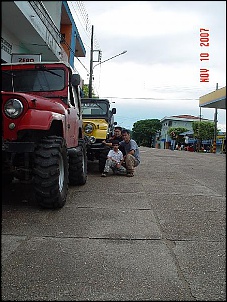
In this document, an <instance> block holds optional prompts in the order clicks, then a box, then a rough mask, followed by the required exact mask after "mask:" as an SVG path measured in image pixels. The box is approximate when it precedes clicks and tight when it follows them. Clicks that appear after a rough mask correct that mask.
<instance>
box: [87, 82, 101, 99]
mask: <svg viewBox="0 0 227 302" xmlns="http://www.w3.org/2000/svg"><path fill="white" fill-rule="evenodd" d="M83 95H84V96H83V97H84V98H88V97H89V85H88V84H84V85H83ZM92 97H93V98H98V96H96V95H95V93H94V90H93V88H92Z"/></svg>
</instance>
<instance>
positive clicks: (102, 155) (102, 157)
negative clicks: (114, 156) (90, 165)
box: [99, 147, 110, 173]
mask: <svg viewBox="0 0 227 302" xmlns="http://www.w3.org/2000/svg"><path fill="white" fill-rule="evenodd" d="M109 151H110V148H108V147H106V148H105V149H104V150H102V151H100V153H99V172H101V173H102V172H103V170H104V168H105V164H106V159H107V154H108V152H109Z"/></svg>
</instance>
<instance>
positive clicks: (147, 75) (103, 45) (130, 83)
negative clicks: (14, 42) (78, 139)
mask: <svg viewBox="0 0 227 302" xmlns="http://www.w3.org/2000/svg"><path fill="white" fill-rule="evenodd" d="M84 5H85V7H86V9H87V12H88V14H89V18H90V24H93V25H94V35H95V40H96V41H98V43H95V46H94V47H95V49H101V50H102V61H104V60H106V59H108V58H111V57H112V56H115V55H116V54H119V53H121V52H122V51H123V50H127V53H126V54H124V55H121V56H117V57H116V58H114V59H113V60H108V61H107V62H105V63H103V64H101V65H99V66H97V67H95V69H94V81H93V87H94V89H95V91H96V93H97V94H98V95H99V96H100V97H109V98H110V99H111V100H114V101H115V105H116V107H117V112H118V113H117V116H116V117H117V118H118V120H119V123H120V122H121V123H127V124H128V125H129V124H130V125H132V124H133V122H136V121H137V120H136V119H144V118H152V117H154V118H159V119H161V118H163V117H164V116H170V115H178V114H191V115H199V112H200V108H199V97H200V96H202V95H205V94H207V93H210V92H212V91H214V90H215V89H216V83H218V85H219V88H221V87H224V86H226V3H225V2H224V1H85V2H84ZM200 28H205V29H207V30H209V47H205V48H204V47H203V48H202V47H201V46H200ZM90 38H91V37H90V36H89V35H84V36H83V42H84V43H85V44H86V46H88V45H90ZM97 47H98V48H97ZM201 52H206V53H208V54H209V60H208V61H202V62H201V61H200V53H201ZM89 58H90V49H89V47H87V57H86V58H84V60H83V58H81V61H82V62H83V63H84V64H85V65H86V66H89V63H90V62H89ZM78 67H79V68H80V71H81V74H82V75H83V76H84V80H85V83H88V76H87V71H85V70H84V69H83V68H82V67H81V66H78ZM201 68H206V69H208V70H209V82H207V83H201V82H200V69H201ZM202 112H203V115H204V117H205V118H209V119H213V114H214V109H209V108H206V109H202ZM120 120H121V121H120ZM225 120H226V117H225V110H224V111H223V110H220V114H219V124H220V125H222V126H223V125H225Z"/></svg>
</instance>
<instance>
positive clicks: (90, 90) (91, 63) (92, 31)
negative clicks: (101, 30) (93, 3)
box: [88, 25, 94, 98]
mask: <svg viewBox="0 0 227 302" xmlns="http://www.w3.org/2000/svg"><path fill="white" fill-rule="evenodd" d="M93 35H94V25H92V27H91V54H90V75H89V92H88V93H89V98H92V78H93Z"/></svg>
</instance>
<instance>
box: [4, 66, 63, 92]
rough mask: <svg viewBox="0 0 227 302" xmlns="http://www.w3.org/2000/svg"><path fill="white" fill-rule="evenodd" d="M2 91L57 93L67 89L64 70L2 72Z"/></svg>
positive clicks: (37, 69) (45, 69) (43, 69)
mask: <svg viewBox="0 0 227 302" xmlns="http://www.w3.org/2000/svg"><path fill="white" fill-rule="evenodd" d="M1 75H2V88H1V89H2V90H3V91H10V92H11V91H12V92H38V91H56V90H62V89H64V87H65V72H64V69H60V68H59V69H55V68H54V69H53V68H52V69H47V68H46V67H44V66H43V67H42V66H39V67H38V68H35V69H23V70H22V69H20V70H18V69H17V70H2V71H1Z"/></svg>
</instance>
